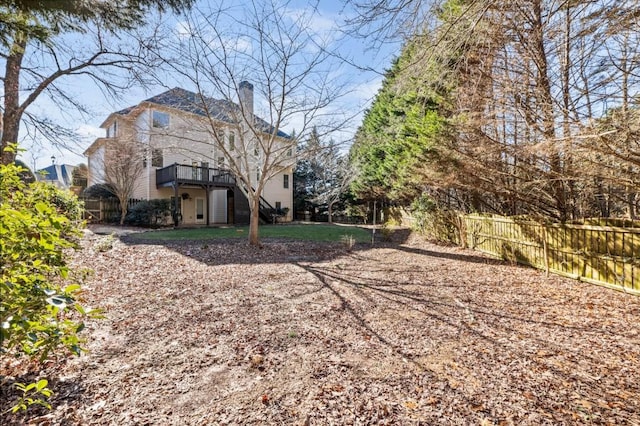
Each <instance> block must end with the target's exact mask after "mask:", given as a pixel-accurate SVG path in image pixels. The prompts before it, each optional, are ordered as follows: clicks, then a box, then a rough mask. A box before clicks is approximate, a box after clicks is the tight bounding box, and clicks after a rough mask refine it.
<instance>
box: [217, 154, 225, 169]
mask: <svg viewBox="0 0 640 426" xmlns="http://www.w3.org/2000/svg"><path fill="white" fill-rule="evenodd" d="M218 168H219V169H224V157H218Z"/></svg>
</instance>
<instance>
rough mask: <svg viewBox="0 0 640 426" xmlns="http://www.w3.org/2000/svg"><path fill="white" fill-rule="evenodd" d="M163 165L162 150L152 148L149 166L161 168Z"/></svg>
mask: <svg viewBox="0 0 640 426" xmlns="http://www.w3.org/2000/svg"><path fill="white" fill-rule="evenodd" d="M163 165H164V159H163V158H162V150H161V149H156V148H153V149H152V150H151V166H152V167H162V166H163Z"/></svg>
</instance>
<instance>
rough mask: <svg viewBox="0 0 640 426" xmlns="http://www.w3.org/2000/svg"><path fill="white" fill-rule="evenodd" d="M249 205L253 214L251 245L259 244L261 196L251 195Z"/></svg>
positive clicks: (250, 232) (251, 219)
mask: <svg viewBox="0 0 640 426" xmlns="http://www.w3.org/2000/svg"><path fill="white" fill-rule="evenodd" d="M250 198H251V199H250V200H249V207H250V210H251V216H250V219H249V245H251V246H259V245H260V236H259V235H258V225H259V222H260V198H259V196H258V195H251V196H250Z"/></svg>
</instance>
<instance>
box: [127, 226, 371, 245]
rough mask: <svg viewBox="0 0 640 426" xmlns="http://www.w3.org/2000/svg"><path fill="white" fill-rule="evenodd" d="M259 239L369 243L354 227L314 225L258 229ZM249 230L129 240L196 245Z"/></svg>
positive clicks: (244, 234) (363, 232)
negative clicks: (199, 241)
mask: <svg viewBox="0 0 640 426" xmlns="http://www.w3.org/2000/svg"><path fill="white" fill-rule="evenodd" d="M259 232H260V238H264V239H269V238H286V239H291V240H303V241H336V242H340V241H342V240H343V238H344V236H345V235H349V236H351V237H353V239H354V240H355V242H358V243H366V242H368V241H371V231H369V230H367V229H363V228H358V227H355V226H341V225H330V224H327V223H317V224H290V225H289V224H284V225H262V226H260V231H259ZM248 233H249V227H248V226H238V227H224V228H193V229H170V230H162V231H149V232H141V233H136V234H131V235H130V236H129V238H131V239H134V240H136V239H139V240H158V241H197V240H212V239H218V238H248Z"/></svg>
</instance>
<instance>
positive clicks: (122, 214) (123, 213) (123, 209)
mask: <svg viewBox="0 0 640 426" xmlns="http://www.w3.org/2000/svg"><path fill="white" fill-rule="evenodd" d="M120 206H121V208H120V210H121V213H120V226H122V225H124V219H125V218H126V217H127V203H124V204H122V201H120ZM122 206H124V207H122Z"/></svg>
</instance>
